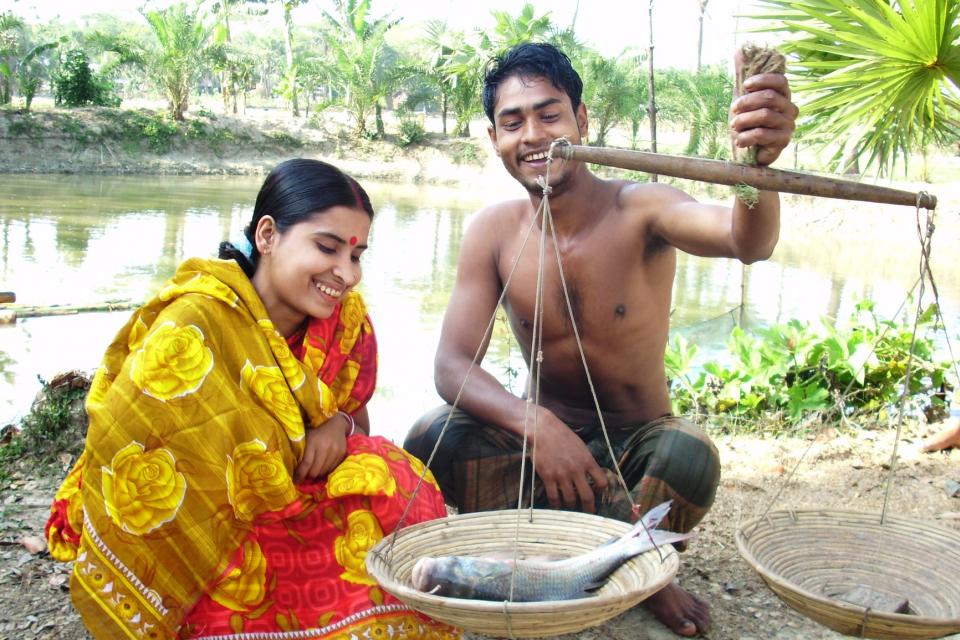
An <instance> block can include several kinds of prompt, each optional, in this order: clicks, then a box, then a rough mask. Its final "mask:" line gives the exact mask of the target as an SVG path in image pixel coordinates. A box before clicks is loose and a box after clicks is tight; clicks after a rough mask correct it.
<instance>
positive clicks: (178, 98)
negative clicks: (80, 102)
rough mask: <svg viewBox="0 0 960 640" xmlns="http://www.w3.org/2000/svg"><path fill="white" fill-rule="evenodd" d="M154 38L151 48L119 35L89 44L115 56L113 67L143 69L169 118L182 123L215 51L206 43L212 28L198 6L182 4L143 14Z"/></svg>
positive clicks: (98, 36) (101, 36) (98, 37)
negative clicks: (191, 93) (160, 94)
mask: <svg viewBox="0 0 960 640" xmlns="http://www.w3.org/2000/svg"><path fill="white" fill-rule="evenodd" d="M143 17H144V19H146V21H147V24H148V25H149V26H150V29H151V31H152V33H153V36H154V38H155V43H154V44H155V45H156V46H153V47H144V46H143V44H142V43H140V42H133V41H130V40H127V39H125V38H123V37H121V36H109V35H105V34H102V33H96V34H93V35H92V36H91V37H90V40H91V42H93V43H95V44H96V45H98V46H99V47H100V48H101V49H103V50H104V51H112V52H113V53H115V54H117V55H118V60H117V63H116V64H117V65H121V64H131V65H135V66H137V67H139V68H141V69H143V70H144V71H145V72H146V74H147V76H148V77H149V78H150V80H151V81H152V82H153V83H154V84H155V85H156V86H157V87H158V88H159V89H160V91H161V92H162V93H163V94H164V96H165V97H166V98H167V105H168V109H169V111H170V115H171V116H172V117H173V119H174V120H183V119H184V116H183V114H184V113H185V112H186V111H187V109H188V107H189V103H190V91H191V90H192V89H193V87H194V85H195V84H196V83H197V81H198V80H199V78H200V76H201V74H202V73H203V70H204V69H205V68H206V66H207V63H208V62H212V61H214V60H215V59H216V54H217V53H218V50H217V49H216V48H215V47H213V46H211V45H210V44H209V41H210V36H211V33H212V25H208V24H207V23H206V22H205V15H204V14H202V13H201V12H200V9H199V7H195V8H193V9H188V8H187V5H186V4H184V3H179V4H174V5H170V6H169V7H167V8H165V9H161V10H158V11H147V12H144V13H143Z"/></svg>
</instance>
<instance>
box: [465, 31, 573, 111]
mask: <svg viewBox="0 0 960 640" xmlns="http://www.w3.org/2000/svg"><path fill="white" fill-rule="evenodd" d="M513 76H520V78H529V77H541V78H546V79H547V80H549V81H550V83H551V84H553V86H554V87H556V88H557V89H560V90H561V91H563V92H564V93H566V94H567V95H568V96H569V97H570V104H571V106H573V109H574V111H576V109H577V107H579V106H580V100H581V98H582V96H583V80H581V79H580V75H579V74H577V71H576V69H574V68H573V65H572V64H571V63H570V58H568V57H567V54H565V53H564V52H563V51H560V49H558V48H556V47H555V46H553V45H552V44H548V43H546V42H526V43H524V44H518V45H517V46H515V47H513V48H512V49H510V50H509V51H507V52H506V53H503V54H501V55H499V56H497V57H496V58H494V59H493V60H491V61H490V66H489V68H488V70H487V74H486V76H484V78H483V110H484V111H485V112H486V114H487V117H488V118H489V119H490V122H491V124H494V125H495V124H496V123H495V122H494V121H493V108H494V107H495V106H496V103H497V89H499V87H500V83H501V82H503V81H504V80H506V79H507V78H511V77H513Z"/></svg>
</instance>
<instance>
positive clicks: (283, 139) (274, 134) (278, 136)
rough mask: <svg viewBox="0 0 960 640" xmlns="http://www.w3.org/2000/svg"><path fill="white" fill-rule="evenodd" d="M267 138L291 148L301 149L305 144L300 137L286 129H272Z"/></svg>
mask: <svg viewBox="0 0 960 640" xmlns="http://www.w3.org/2000/svg"><path fill="white" fill-rule="evenodd" d="M266 135H267V138H269V139H270V140H272V141H273V142H275V143H276V144H278V145H280V146H281V147H287V148H291V149H299V148H300V147H302V146H303V142H301V140H300V138H297V137H295V136H292V135H290V134H289V133H287V132H286V131H271V132H269V133H267V134H266Z"/></svg>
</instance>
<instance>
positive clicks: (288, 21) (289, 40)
mask: <svg viewBox="0 0 960 640" xmlns="http://www.w3.org/2000/svg"><path fill="white" fill-rule="evenodd" d="M280 3H281V4H282V5H283V49H284V53H285V54H286V57H287V77H288V78H289V81H290V83H291V88H290V107H291V109H292V110H293V115H294V117H299V116H300V107H299V105H298V104H297V76H296V74H294V73H293V15H291V13H290V5H289V4H287V3H286V2H284V0H280Z"/></svg>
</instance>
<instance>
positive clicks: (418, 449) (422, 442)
mask: <svg viewBox="0 0 960 640" xmlns="http://www.w3.org/2000/svg"><path fill="white" fill-rule="evenodd" d="M451 410H452V407H451V406H450V405H448V404H444V405H440V406H439V407H434V408H433V409H431V410H430V411H427V412H426V413H425V414H423V415H422V416H420V418H418V419H417V421H416V422H414V423H413V427H411V428H410V431H408V432H407V437H406V438H405V439H404V441H403V448H404V449H406V450H407V451H409V452H410V453H412V454H413V455H415V456H417V457H418V458H420V459H421V460H423V461H424V462H426V460H427V458H428V457H429V456H430V453H431V452H432V451H433V447H434V446H435V445H436V441H437V437H438V435H439V432H440V430H441V429H442V428H443V423H444V422H446V419H447V416H448V415H450V411H451ZM437 425H439V427H438V426H437Z"/></svg>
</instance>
